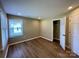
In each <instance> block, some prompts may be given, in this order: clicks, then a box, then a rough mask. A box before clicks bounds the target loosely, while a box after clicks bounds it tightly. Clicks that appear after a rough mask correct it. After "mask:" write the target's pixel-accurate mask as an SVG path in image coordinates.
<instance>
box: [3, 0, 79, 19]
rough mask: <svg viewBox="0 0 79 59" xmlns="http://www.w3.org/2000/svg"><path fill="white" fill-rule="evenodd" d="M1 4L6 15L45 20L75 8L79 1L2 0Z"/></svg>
mask: <svg viewBox="0 0 79 59" xmlns="http://www.w3.org/2000/svg"><path fill="white" fill-rule="evenodd" d="M2 4H3V7H4V10H5V11H6V13H8V14H12V15H18V13H19V15H20V16H25V17H32V18H38V17H41V18H47V17H54V16H56V15H59V14H61V13H63V12H66V11H68V10H67V8H68V7H69V6H73V7H75V6H77V5H78V4H79V0H2ZM20 13H21V14H20Z"/></svg>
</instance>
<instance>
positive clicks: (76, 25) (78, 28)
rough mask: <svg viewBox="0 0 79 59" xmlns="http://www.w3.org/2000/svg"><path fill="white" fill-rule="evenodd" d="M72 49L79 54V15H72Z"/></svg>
mask: <svg viewBox="0 0 79 59" xmlns="http://www.w3.org/2000/svg"><path fill="white" fill-rule="evenodd" d="M71 19H72V27H71V28H72V29H71V34H72V43H71V44H72V46H71V47H72V50H73V52H75V53H76V54H77V55H79V15H75V16H72V18H71Z"/></svg>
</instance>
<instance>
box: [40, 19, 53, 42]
mask: <svg viewBox="0 0 79 59" xmlns="http://www.w3.org/2000/svg"><path fill="white" fill-rule="evenodd" d="M40 27H41V36H42V37H45V38H46V39H47V40H49V41H53V23H52V19H44V20H41V22H40Z"/></svg>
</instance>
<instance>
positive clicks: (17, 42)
mask: <svg viewBox="0 0 79 59" xmlns="http://www.w3.org/2000/svg"><path fill="white" fill-rule="evenodd" d="M40 37H41V38H44V39H46V40H48V41H52V40H51V39H48V38H46V37H43V36H38V37H34V38H30V39H27V40H23V41H19V42H15V43H11V44H8V47H7V49H6V53H5V58H6V57H7V53H8V48H9V46H11V45H15V44H19V43H22V42H26V41H30V40H33V39H37V38H40Z"/></svg>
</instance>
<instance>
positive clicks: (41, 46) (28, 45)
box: [7, 38, 79, 58]
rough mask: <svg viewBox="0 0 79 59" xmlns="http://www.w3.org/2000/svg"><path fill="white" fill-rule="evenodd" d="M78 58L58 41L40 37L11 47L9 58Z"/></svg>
mask: <svg viewBox="0 0 79 59" xmlns="http://www.w3.org/2000/svg"><path fill="white" fill-rule="evenodd" d="M70 57H72V58H76V57H79V56H76V55H75V54H73V53H71V52H70V51H64V50H63V49H62V48H61V47H60V45H59V44H58V43H57V42H49V41H47V40H45V39H42V38H38V39H34V40H31V41H27V42H23V43H19V44H16V45H12V46H10V47H9V50H8V55H7V58H70Z"/></svg>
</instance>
